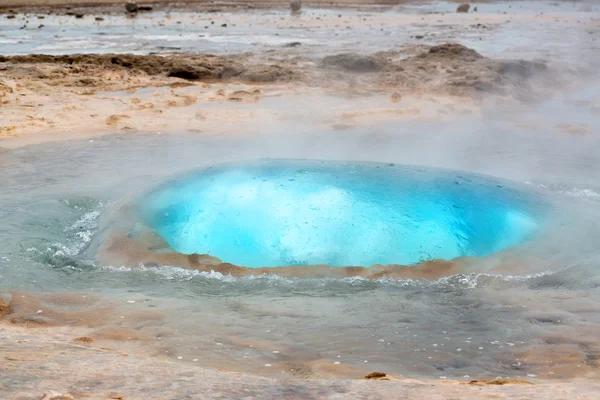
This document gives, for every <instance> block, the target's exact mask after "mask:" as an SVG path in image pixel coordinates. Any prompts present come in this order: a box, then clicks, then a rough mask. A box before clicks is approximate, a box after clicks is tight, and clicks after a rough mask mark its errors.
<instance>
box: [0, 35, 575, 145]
mask: <svg viewBox="0 0 600 400" xmlns="http://www.w3.org/2000/svg"><path fill="white" fill-rule="evenodd" d="M565 81H566V76H565V75H560V74H559V73H558V72H557V71H552V70H550V69H549V68H548V66H547V65H546V64H544V63H543V62H537V61H526V60H494V59H490V58H487V57H484V56H482V55H480V54H479V53H477V52H476V51H474V50H472V49H469V48H467V47H465V46H462V45H460V44H456V43H447V44H443V45H438V46H415V47H413V48H407V49H404V50H402V51H387V52H380V53H375V54H372V55H363V54H357V53H340V54H332V55H330V56H325V57H322V58H321V59H317V60H315V59H313V58H302V57H298V56H296V57H293V58H290V57H283V56H282V57H279V55H278V54H269V56H268V58H266V59H265V55H264V54H241V55H231V56H209V55H183V54H177V55H168V56H159V55H114V54H101V55H97V54H90V55H66V56H48V55H27V56H9V57H6V56H0V102H1V104H2V106H3V115H4V117H5V119H4V121H3V126H0V138H2V137H4V138H17V139H21V141H23V139H25V142H27V139H28V138H30V139H33V140H36V136H37V139H41V140H43V139H44V136H43V133H45V132H52V133H53V134H57V133H65V134H67V135H68V134H74V133H77V132H82V131H85V132H87V133H88V134H98V133H102V132H108V131H115V130H125V131H135V130H137V131H150V132H152V131H165V130H168V129H169V127H170V128H171V129H170V130H180V131H191V130H196V131H204V130H223V119H228V120H238V121H240V122H241V121H242V120H244V119H245V118H246V117H247V116H248V115H247V114H248V113H249V112H250V113H252V114H254V115H252V117H251V118H250V119H253V118H257V119H259V120H260V119H261V116H257V115H256V113H257V112H260V111H261V109H260V104H258V105H256V103H258V102H259V101H260V100H261V99H263V98H269V97H283V96H286V95H291V94H294V95H303V96H313V97H316V98H317V99H318V98H320V97H322V96H323V95H329V96H332V95H333V96H346V97H347V96H353V97H358V96H377V95H379V96H385V97H386V98H387V107H385V109H384V110H379V114H388V117H396V118H399V117H400V118H406V117H408V118H443V117H444V115H447V114H456V113H457V112H458V113H460V112H469V113H470V112H472V107H471V106H472V105H477V104H479V105H481V104H482V103H483V102H484V101H489V99H491V98H493V99H494V101H503V102H522V101H524V102H530V101H536V100H539V99H542V98H544V96H545V95H547V93H548V91H549V90H551V89H556V88H557V87H560V85H561V83H563V84H564V83H565ZM143 88H155V89H156V90H155V91H153V92H148V91H146V93H145V94H137V93H136V92H137V91H139V90H140V89H143ZM115 92H116V93H115ZM119 92H120V93H128V94H131V95H129V96H122V95H119ZM215 103H216V104H225V105H227V104H231V103H242V104H251V105H249V106H248V107H247V108H246V109H239V108H237V107H236V106H231V107H227V106H224V107H221V108H220V109H218V110H217V111H215V112H214V113H211V114H207V113H205V112H203V111H202V105H203V104H215ZM423 103H425V105H424V104H423ZM427 103H429V105H430V106H431V105H432V104H433V103H437V108H436V109H435V110H433V111H432V112H433V115H430V114H428V113H427V110H426V108H427ZM252 104H255V105H254V106H252ZM384 104H385V102H384ZM92 110H93V111H92ZM182 110H184V111H185V112H186V114H187V115H188V116H189V117H188V119H187V120H183V121H182V119H181V118H180V117H181V111H182ZM365 112H366V110H364V109H362V110H353V111H350V112H348V111H345V112H344V113H342V114H341V115H338V116H335V115H332V116H331V117H332V118H333V121H331V122H330V124H329V125H330V126H332V127H333V128H344V127H346V126H352V125H353V124H354V123H356V120H358V119H360V118H361V117H364V116H365ZM377 113H378V112H377V111H376V112H375V114H377ZM375 117H377V116H375ZM264 118H266V117H265V116H263V119H264ZM235 128H237V125H236V126H235ZM40 134H41V135H40ZM16 142H17V143H18V142H19V141H18V140H17V141H16ZM6 143H7V144H8V145H10V141H7V142H6ZM5 145H6V144H5Z"/></svg>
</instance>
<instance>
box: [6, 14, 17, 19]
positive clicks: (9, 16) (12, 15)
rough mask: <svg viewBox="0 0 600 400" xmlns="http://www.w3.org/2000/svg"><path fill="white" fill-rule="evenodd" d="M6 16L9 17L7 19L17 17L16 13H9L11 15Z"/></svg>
mask: <svg viewBox="0 0 600 400" xmlns="http://www.w3.org/2000/svg"><path fill="white" fill-rule="evenodd" d="M6 18H7V19H15V18H16V15H14V14H9V15H7V16H6Z"/></svg>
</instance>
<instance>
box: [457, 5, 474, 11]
mask: <svg viewBox="0 0 600 400" xmlns="http://www.w3.org/2000/svg"><path fill="white" fill-rule="evenodd" d="M469 8H471V5H470V4H468V3H463V4H461V5H459V6H458V7H457V8H456V12H457V13H468V12H469Z"/></svg>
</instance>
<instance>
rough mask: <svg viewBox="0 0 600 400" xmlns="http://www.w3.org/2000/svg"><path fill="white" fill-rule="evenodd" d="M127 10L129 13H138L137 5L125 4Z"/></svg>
mask: <svg viewBox="0 0 600 400" xmlns="http://www.w3.org/2000/svg"><path fill="white" fill-rule="evenodd" d="M125 10H127V12H129V13H136V12H137V11H138V6H137V4H135V3H127V4H125Z"/></svg>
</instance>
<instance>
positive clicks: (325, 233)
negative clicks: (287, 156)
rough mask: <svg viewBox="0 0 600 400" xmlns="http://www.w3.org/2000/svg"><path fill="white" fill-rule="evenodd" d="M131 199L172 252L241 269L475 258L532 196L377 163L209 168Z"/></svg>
mask: <svg viewBox="0 0 600 400" xmlns="http://www.w3.org/2000/svg"><path fill="white" fill-rule="evenodd" d="M138 209H139V210H140V215H141V217H142V220H143V223H144V224H146V225H148V226H150V227H151V228H153V229H155V230H156V231H157V232H158V233H159V234H160V235H161V236H162V237H163V238H164V239H165V240H166V241H167V242H168V243H169V245H170V246H171V247H172V248H173V249H175V250H176V251H179V252H181V253H186V254H189V253H199V254H210V255H213V256H215V257H218V258H220V259H222V260H223V261H226V262H230V263H233V264H236V265H240V266H246V267H251V268H252V267H272V266H293V265H297V266H302V265H314V264H328V265H331V266H349V265H353V266H357V265H361V266H370V265H373V264H405V265H411V264H415V263H418V262H420V261H423V260H427V259H453V258H456V257H459V256H480V257H481V256H487V255H489V254H492V253H494V252H497V251H499V250H502V249H505V248H507V247H510V246H514V245H517V244H519V243H521V242H523V241H525V240H527V239H529V238H530V237H531V236H532V235H533V234H534V233H535V232H536V230H537V229H538V222H537V221H536V218H535V217H534V215H536V204H535V202H534V201H533V197H532V196H531V195H530V194H528V193H525V192H522V191H518V190H515V189H511V188H509V187H507V185H506V184H505V183H502V184H500V183H499V182H498V181H496V180H493V179H491V178H487V177H482V176H472V175H465V174H463V173H461V172H455V171H447V170H435V169H425V168H416V167H407V166H399V165H394V164H379V163H354V162H353V163H341V162H323V161H303V160H268V161H259V162H250V163H244V164H234V165H225V166H219V167H212V168H208V169H203V170H200V171H197V172H194V173H190V174H186V175H184V176H181V177H179V178H176V179H173V180H170V181H168V182H166V183H165V184H163V185H161V186H159V187H158V188H156V189H154V190H151V191H149V192H147V193H145V194H144V195H143V196H141V197H140V199H139V201H138Z"/></svg>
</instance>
